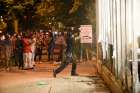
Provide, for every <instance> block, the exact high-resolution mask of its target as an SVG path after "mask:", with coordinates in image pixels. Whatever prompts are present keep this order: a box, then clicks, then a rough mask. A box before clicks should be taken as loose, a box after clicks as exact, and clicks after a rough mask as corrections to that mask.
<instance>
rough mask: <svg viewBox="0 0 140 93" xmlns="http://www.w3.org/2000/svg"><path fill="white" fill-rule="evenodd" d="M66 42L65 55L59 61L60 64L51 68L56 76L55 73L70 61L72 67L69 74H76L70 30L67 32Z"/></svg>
mask: <svg viewBox="0 0 140 93" xmlns="http://www.w3.org/2000/svg"><path fill="white" fill-rule="evenodd" d="M66 43H67V48H66V57H65V59H64V61H63V62H62V63H61V65H60V66H59V67H58V68H57V69H55V70H53V76H54V77H56V74H58V73H59V72H61V71H62V70H63V69H64V68H65V67H67V66H68V64H69V63H72V69H71V75H72V76H75V75H78V74H77V73H76V66H77V64H76V61H75V59H74V57H73V52H74V51H73V47H74V45H73V38H72V33H71V32H68V33H67V40H66Z"/></svg>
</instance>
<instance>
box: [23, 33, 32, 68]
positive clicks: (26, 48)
mask: <svg viewBox="0 0 140 93" xmlns="http://www.w3.org/2000/svg"><path fill="white" fill-rule="evenodd" d="M31 59H32V50H31V39H30V36H29V35H27V34H26V35H24V38H23V61H24V69H31V68H32V69H33V64H32V60H31Z"/></svg>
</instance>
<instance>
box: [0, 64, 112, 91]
mask: <svg viewBox="0 0 140 93" xmlns="http://www.w3.org/2000/svg"><path fill="white" fill-rule="evenodd" d="M56 67H57V66H56V65H53V64H49V63H42V64H38V65H37V68H36V69H35V71H32V70H28V71H11V72H0V93H110V92H109V89H108V88H107V87H106V85H105V83H104V81H103V80H102V79H101V78H100V77H99V76H96V74H97V73H96V71H97V69H96V66H95V62H85V63H79V64H78V69H77V72H78V74H79V76H76V77H71V76H70V68H71V65H69V66H68V67H67V68H66V69H65V70H64V71H63V72H62V73H60V74H58V75H57V78H53V77H52V69H53V68H56ZM95 91H96V92H95Z"/></svg>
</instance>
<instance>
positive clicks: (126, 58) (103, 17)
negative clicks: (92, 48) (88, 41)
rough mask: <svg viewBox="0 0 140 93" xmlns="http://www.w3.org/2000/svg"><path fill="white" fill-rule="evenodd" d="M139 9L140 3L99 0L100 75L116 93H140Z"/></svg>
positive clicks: (97, 15) (97, 9) (98, 51)
mask: <svg viewBox="0 0 140 93" xmlns="http://www.w3.org/2000/svg"><path fill="white" fill-rule="evenodd" d="M139 9H140V0H96V17H97V18H96V19H97V20H96V23H97V24H96V34H97V55H98V56H97V59H98V60H97V63H98V71H99V72H100V73H101V74H102V76H103V77H104V78H105V80H107V82H108V84H110V86H111V89H112V90H113V91H114V92H113V93H123V91H128V92H130V93H139V92H140V89H139V88H140V82H139V74H138V73H139V70H138V69H139V66H138V65H139V61H140V60H139V59H140V57H139V55H140V12H139ZM109 80H112V81H113V82H115V83H110V82H109ZM114 84H115V85H114ZM118 88H119V89H118ZM119 90H120V91H119ZM121 90H123V91H121ZM115 91H117V92H115Z"/></svg>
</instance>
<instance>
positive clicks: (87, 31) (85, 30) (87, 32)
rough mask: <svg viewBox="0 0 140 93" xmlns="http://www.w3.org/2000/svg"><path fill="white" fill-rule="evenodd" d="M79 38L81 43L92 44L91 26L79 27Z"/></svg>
mask: <svg viewBox="0 0 140 93" xmlns="http://www.w3.org/2000/svg"><path fill="white" fill-rule="evenodd" d="M80 38H81V43H92V25H81V27H80Z"/></svg>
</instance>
